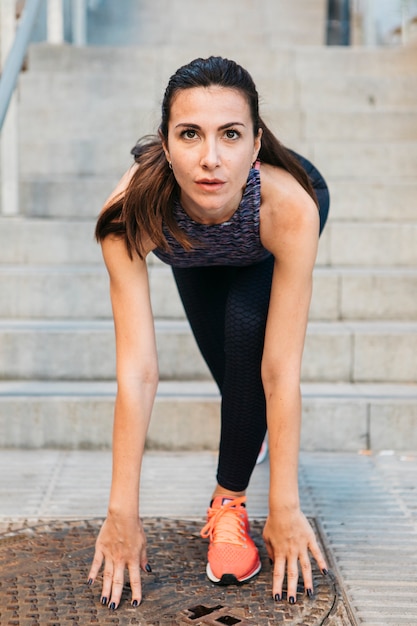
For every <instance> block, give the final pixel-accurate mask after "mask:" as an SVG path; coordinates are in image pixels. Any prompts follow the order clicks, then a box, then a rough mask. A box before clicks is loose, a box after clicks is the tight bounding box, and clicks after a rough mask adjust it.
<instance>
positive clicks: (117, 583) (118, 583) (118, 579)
mask: <svg viewBox="0 0 417 626" xmlns="http://www.w3.org/2000/svg"><path fill="white" fill-rule="evenodd" d="M123 585H124V566H123V565H117V566H116V567H115V569H114V572H113V579H112V587H111V598H110V603H109V609H111V610H113V611H115V610H116V609H117V607H118V606H119V604H120V598H121V597H122V591H123Z"/></svg>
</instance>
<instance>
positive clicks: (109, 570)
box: [100, 561, 113, 604]
mask: <svg viewBox="0 0 417 626" xmlns="http://www.w3.org/2000/svg"><path fill="white" fill-rule="evenodd" d="M112 581H113V564H112V562H111V561H106V562H105V564H104V572H103V586H102V590H101V600H100V602H101V604H108V602H109V598H110V595H111V588H112Z"/></svg>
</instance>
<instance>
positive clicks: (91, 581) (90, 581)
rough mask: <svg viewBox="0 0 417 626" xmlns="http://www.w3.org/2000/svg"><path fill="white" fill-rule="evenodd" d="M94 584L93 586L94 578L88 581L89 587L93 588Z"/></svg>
mask: <svg viewBox="0 0 417 626" xmlns="http://www.w3.org/2000/svg"><path fill="white" fill-rule="evenodd" d="M92 584H93V579H92V578H89V579H88V581H87V585H88V586H89V587H91V585H92Z"/></svg>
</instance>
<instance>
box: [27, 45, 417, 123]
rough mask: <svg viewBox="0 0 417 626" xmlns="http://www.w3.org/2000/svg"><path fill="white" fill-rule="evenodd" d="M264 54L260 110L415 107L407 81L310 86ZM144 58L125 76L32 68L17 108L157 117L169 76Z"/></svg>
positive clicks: (364, 79) (415, 87) (363, 79)
mask: <svg viewBox="0 0 417 626" xmlns="http://www.w3.org/2000/svg"><path fill="white" fill-rule="evenodd" d="M264 53H265V55H268V56H267V57H266V58H265V66H266V67H268V70H269V71H268V72H266V70H265V68H264V67H262V66H260V67H257V68H256V70H255V71H256V73H254V75H253V78H254V80H255V82H256V85H257V89H258V92H259V94H260V95H261V101H262V104H263V105H265V106H267V107H272V106H279V107H280V108H299V109H302V110H307V111H311V110H316V109H319V110H320V109H325V110H328V111H331V110H352V109H354V110H356V109H362V110H364V111H366V110H367V111H370V112H373V111H379V110H392V109H396V110H402V109H406V108H408V107H415V106H417V83H416V82H415V81H413V80H410V77H409V76H407V75H394V76H389V77H388V76H379V75H378V76H363V75H356V74H352V75H349V76H344V75H339V74H337V73H335V72H331V74H330V75H328V76H320V77H318V79H317V80H315V79H314V77H313V80H312V77H311V76H309V77H308V78H306V79H302V77H297V75H296V74H295V71H294V72H293V73H291V74H289V73H288V69H287V68H286V67H282V66H281V64H278V65H277V64H276V63H275V64H272V66H271V63H270V59H271V52H267V51H266V50H264ZM51 54H52V52H51ZM145 54H146V55H147V56H146V58H144V59H142V62H138V65H137V67H136V68H135V71H134V72H131V73H123V74H120V70H119V69H118V70H117V71H113V72H112V71H110V70H109V68H108V67H107V68H104V69H103V70H102V71H101V72H99V71H97V69H96V68H94V67H93V68H92V69H91V70H90V71H89V72H87V71H86V69H85V68H84V67H80V68H79V69H78V70H77V71H75V70H74V71H72V72H68V71H66V70H61V69H59V68H58V69H55V70H54V69H49V70H44V71H42V70H39V69H35V68H33V67H32V66H31V67H30V71H29V72H24V73H22V74H21V75H20V78H19V90H18V93H19V102H20V106H25V107H34V108H39V107H45V106H49V107H50V106H51V105H53V106H54V107H56V106H65V105H67V104H68V102H69V101H70V100H71V101H72V102H73V103H75V104H76V105H77V106H80V107H81V106H84V107H88V105H90V107H91V101H92V98H96V99H97V100H98V101H99V102H100V101H104V100H105V101H107V102H111V101H115V100H117V103H118V105H119V106H120V105H121V104H122V105H126V104H127V103H129V105H130V106H131V107H143V106H152V107H154V109H155V110H157V111H159V106H160V101H161V97H162V94H163V91H164V89H165V87H166V80H167V78H168V76H165V75H162V73H161V71H160V70H159V71H158V69H157V67H154V68H153V71H152V72H151V71H149V51H146V52H145ZM156 54H157V53H156ZM275 55H277V53H276V52H275ZM87 67H88V65H87ZM171 69H172V70H174V69H176V68H174V67H173V66H172V68H171ZM323 91H325V93H326V97H325V98H323ZM121 93H122V94H123V102H122V103H121V102H120V94H121Z"/></svg>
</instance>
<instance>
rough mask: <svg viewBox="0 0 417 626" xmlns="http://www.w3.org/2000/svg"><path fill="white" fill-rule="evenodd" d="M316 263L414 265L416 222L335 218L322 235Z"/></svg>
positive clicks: (366, 265)
mask: <svg viewBox="0 0 417 626" xmlns="http://www.w3.org/2000/svg"><path fill="white" fill-rule="evenodd" d="M318 263H319V265H329V266H348V267H349V266H351V267H358V266H362V267H387V266H390V267H410V268H412V267H416V265H417V222H411V223H407V222H399V223H395V222H392V223H389V222H382V223H381V222H374V223H369V222H362V223H361V222H337V221H331V220H329V223H328V224H327V225H326V228H325V230H324V232H323V235H322V237H321V241H320V246H319V253H318Z"/></svg>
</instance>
